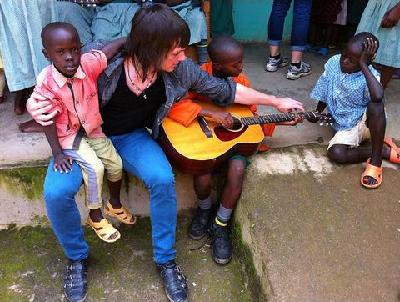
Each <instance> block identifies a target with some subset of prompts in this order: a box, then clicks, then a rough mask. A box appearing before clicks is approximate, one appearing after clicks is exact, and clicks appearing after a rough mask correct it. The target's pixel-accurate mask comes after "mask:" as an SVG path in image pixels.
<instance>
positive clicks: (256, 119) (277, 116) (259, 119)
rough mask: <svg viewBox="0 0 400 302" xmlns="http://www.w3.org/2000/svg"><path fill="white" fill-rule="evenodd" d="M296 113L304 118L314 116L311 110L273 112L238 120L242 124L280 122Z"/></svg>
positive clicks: (290, 118) (289, 118) (289, 119)
mask: <svg viewBox="0 0 400 302" xmlns="http://www.w3.org/2000/svg"><path fill="white" fill-rule="evenodd" d="M297 115H301V116H303V117H304V118H305V119H309V118H314V117H315V114H314V113H313V112H298V113H274V114H266V115H261V116H252V117H243V118H241V119H240V121H241V122H242V124H243V125H256V124H272V123H282V122H289V121H293V120H294V119H295V117H296V116H297Z"/></svg>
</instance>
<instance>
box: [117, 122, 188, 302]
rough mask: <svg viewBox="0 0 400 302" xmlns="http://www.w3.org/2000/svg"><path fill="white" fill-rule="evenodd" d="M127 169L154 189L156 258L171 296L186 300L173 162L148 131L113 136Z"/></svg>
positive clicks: (153, 238) (153, 236) (153, 240)
mask: <svg viewBox="0 0 400 302" xmlns="http://www.w3.org/2000/svg"><path fill="white" fill-rule="evenodd" d="M110 139H111V141H112V143H113V145H114V147H115V149H116V150H117V152H118V154H119V155H120V156H121V158H122V164H123V167H124V169H125V170H126V171H127V172H129V173H130V174H132V175H135V176H137V177H138V178H139V179H140V180H142V181H143V182H144V184H145V185H146V187H147V189H148V190H149V192H150V219H151V229H152V243H153V258H154V261H155V263H156V266H157V269H158V270H159V271H160V275H161V278H162V280H163V283H164V288H165V289H166V292H167V295H171V294H172V295H173V297H174V300H175V299H176V300H177V301H181V300H182V301H186V299H187V284H186V278H185V276H184V275H183V274H182V271H181V269H180V267H179V266H178V265H177V264H176V263H175V258H176V250H175V241H176V223H177V203H176V192H175V180H174V175H173V173H172V168H171V165H170V164H169V162H168V160H167V157H166V156H165V154H164V152H163V151H162V149H161V147H160V146H159V145H158V144H157V142H156V141H154V139H153V138H152V137H151V136H150V134H149V133H148V131H147V130H145V129H137V130H135V131H133V132H130V133H127V134H122V135H117V136H111V137H110Z"/></svg>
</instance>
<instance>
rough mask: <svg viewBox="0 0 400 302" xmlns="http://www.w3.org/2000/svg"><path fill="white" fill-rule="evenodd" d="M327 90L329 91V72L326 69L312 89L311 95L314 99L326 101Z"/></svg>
mask: <svg viewBox="0 0 400 302" xmlns="http://www.w3.org/2000/svg"><path fill="white" fill-rule="evenodd" d="M327 92H328V77H327V72H326V70H325V71H324V73H323V74H322V75H321V76H320V77H319V79H318V81H317V84H316V85H315V86H314V88H313V90H312V91H311V94H310V97H311V98H312V99H314V100H317V101H322V102H325V101H326V99H327Z"/></svg>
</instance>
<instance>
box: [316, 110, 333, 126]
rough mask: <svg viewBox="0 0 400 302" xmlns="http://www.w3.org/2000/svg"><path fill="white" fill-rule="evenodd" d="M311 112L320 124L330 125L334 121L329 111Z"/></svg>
mask: <svg viewBox="0 0 400 302" xmlns="http://www.w3.org/2000/svg"><path fill="white" fill-rule="evenodd" d="M312 113H313V114H314V115H315V119H316V120H317V122H318V123H319V125H320V126H331V125H332V124H333V123H334V122H335V119H334V118H333V117H332V115H331V114H330V113H319V112H314V111H313V112H312Z"/></svg>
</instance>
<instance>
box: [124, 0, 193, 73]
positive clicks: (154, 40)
mask: <svg viewBox="0 0 400 302" xmlns="http://www.w3.org/2000/svg"><path fill="white" fill-rule="evenodd" d="M189 39H190V31H189V27H188V25H187V24H186V22H185V21H184V20H183V19H182V18H181V17H180V16H179V15H178V14H177V13H176V12H175V11H173V10H172V9H171V8H169V7H168V6H167V5H165V4H160V3H155V4H150V5H145V6H143V7H141V8H140V9H139V10H138V11H137V12H136V14H135V16H134V17H133V19H132V29H131V32H130V33H129V35H128V39H127V43H126V56H127V57H129V58H132V59H136V60H133V64H137V65H139V66H136V65H135V69H136V70H137V71H138V73H139V74H140V75H141V76H142V78H143V79H145V78H146V76H147V73H148V71H149V69H152V68H154V69H155V70H156V71H159V70H160V68H161V65H162V62H163V60H164V58H165V56H166V55H167V53H168V52H169V51H170V50H172V49H173V48H174V47H183V48H185V47H187V45H188V44H189Z"/></svg>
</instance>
